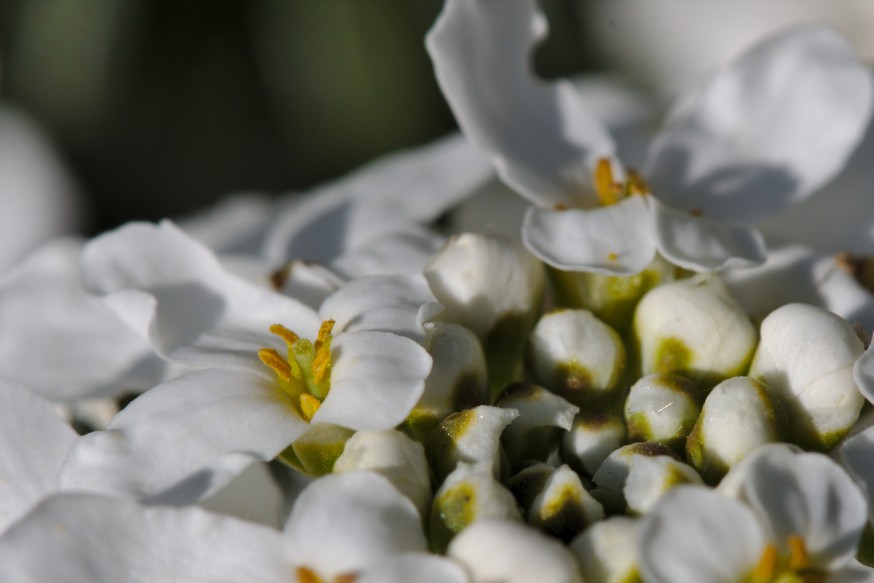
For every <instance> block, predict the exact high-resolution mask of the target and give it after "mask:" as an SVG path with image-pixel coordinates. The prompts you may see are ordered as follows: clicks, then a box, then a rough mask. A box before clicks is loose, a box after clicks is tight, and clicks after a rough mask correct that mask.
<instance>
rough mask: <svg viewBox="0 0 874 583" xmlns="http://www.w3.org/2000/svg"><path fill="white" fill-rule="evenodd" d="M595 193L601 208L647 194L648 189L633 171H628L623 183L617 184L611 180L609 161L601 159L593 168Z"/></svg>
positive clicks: (611, 172) (611, 173) (611, 169)
mask: <svg viewBox="0 0 874 583" xmlns="http://www.w3.org/2000/svg"><path fill="white" fill-rule="evenodd" d="M594 182H595V192H597V193H598V199H599V200H600V202H601V206H610V205H612V204H616V203H618V202H619V201H621V200H622V199H625V198H628V197H629V196H633V195H635V194H636V195H646V194H649V187H648V186H647V184H646V182H645V181H644V180H643V177H642V176H641V175H640V174H638V173H637V172H635V171H634V170H628V172H627V176H626V177H625V181H624V182H617V181H616V180H614V178H613V167H612V166H611V165H610V160H608V159H607V158H601V159H600V160H598V165H597V166H595V178H594Z"/></svg>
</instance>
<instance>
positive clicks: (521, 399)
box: [495, 383, 580, 469]
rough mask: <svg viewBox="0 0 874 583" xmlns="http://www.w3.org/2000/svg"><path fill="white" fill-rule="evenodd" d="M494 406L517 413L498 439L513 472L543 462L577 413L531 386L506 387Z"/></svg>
mask: <svg viewBox="0 0 874 583" xmlns="http://www.w3.org/2000/svg"><path fill="white" fill-rule="evenodd" d="M495 406H496V407H501V408H504V409H515V410H517V411H518V412H519V418H518V419H516V420H515V421H513V423H512V424H511V425H510V426H509V427H507V429H506V430H505V431H504V433H503V435H501V443H502V444H503V446H504V450H505V451H506V452H507V457H508V458H509V460H510V466H511V468H514V469H518V468H520V467H522V466H523V465H525V464H526V463H528V462H531V461H539V462H543V461H546V460H547V459H548V458H549V456H550V454H552V453H553V452H554V451H555V450H556V448H557V447H558V444H559V442H560V441H561V438H562V435H563V434H564V432H565V431H567V430H568V429H570V428H571V425H572V424H573V421H574V417H575V416H576V415H577V413H579V411H580V408H579V407H577V406H576V405H571V404H570V403H568V402H567V401H566V400H564V399H562V398H561V397H559V396H558V395H554V394H552V393H551V392H549V391H547V390H546V389H544V388H543V387H540V386H538V385H535V384H532V383H515V384H512V385H510V386H509V387H507V388H506V389H505V390H504V392H503V393H501V396H500V397H498V400H497V401H495Z"/></svg>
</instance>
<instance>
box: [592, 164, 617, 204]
mask: <svg viewBox="0 0 874 583" xmlns="http://www.w3.org/2000/svg"><path fill="white" fill-rule="evenodd" d="M595 192H597V193H598V198H599V199H600V200H601V204H602V205H604V206H609V205H611V204H616V203H617V202H619V198H620V196H621V194H622V193H621V186H620V185H618V184H617V183H616V182H614V181H613V168H612V166H610V160H608V159H607V158H601V159H600V160H598V165H597V166H595Z"/></svg>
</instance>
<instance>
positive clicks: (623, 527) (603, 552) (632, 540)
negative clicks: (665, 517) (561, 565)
mask: <svg viewBox="0 0 874 583" xmlns="http://www.w3.org/2000/svg"><path fill="white" fill-rule="evenodd" d="M655 459H657V458H655ZM638 524H639V523H638V521H637V520H635V519H633V518H626V517H624V516H613V517H611V518H608V519H607V520H602V521H601V522H598V523H595V524H593V525H592V526H590V527H589V528H587V529H586V530H585V531H583V534H581V535H580V536H578V537H577V538H575V539H574V540H573V541H571V544H570V550H571V552H572V553H574V555H576V557H577V559H578V560H579V563H580V565H581V566H582V569H583V576H584V578H585V581H586V583H632V582H637V581H640V574H639V572H638V566H637V565H638V560H637V552H636V548H637V530H638Z"/></svg>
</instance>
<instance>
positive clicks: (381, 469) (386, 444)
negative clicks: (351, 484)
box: [334, 430, 431, 517]
mask: <svg viewBox="0 0 874 583" xmlns="http://www.w3.org/2000/svg"><path fill="white" fill-rule="evenodd" d="M367 470H369V471H373V472H376V473H378V474H381V475H383V476H385V478H386V479H388V481H389V482H391V483H392V484H393V485H394V487H395V488H397V489H398V490H399V491H400V492H401V494H403V495H404V496H406V497H407V498H409V499H410V500H412V502H413V504H415V505H416V508H418V509H419V514H420V515H421V516H422V517H425V516H427V513H428V509H429V508H430V507H431V472H430V469H429V468H428V460H427V458H425V448H423V447H422V444H421V443H417V442H415V441H413V440H412V439H410V438H409V437H407V436H406V435H404V434H403V433H400V432H399V431H395V430H387V431H359V432H358V433H356V434H355V435H353V436H352V437H351V438H349V441H347V442H346V447H345V448H344V449H343V453H342V454H341V455H340V457H338V458H337V461H336V462H334V473H335V474H336V473H342V472H355V471H367Z"/></svg>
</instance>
